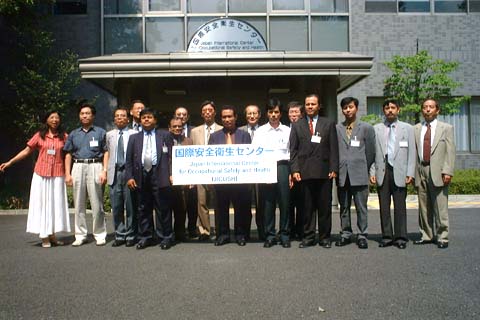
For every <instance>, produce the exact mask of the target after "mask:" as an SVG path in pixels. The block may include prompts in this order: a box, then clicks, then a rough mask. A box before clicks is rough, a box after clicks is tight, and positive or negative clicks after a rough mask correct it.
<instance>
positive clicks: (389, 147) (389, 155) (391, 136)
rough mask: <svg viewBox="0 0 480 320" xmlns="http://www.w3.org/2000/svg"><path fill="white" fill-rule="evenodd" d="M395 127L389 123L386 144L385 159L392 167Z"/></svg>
mask: <svg viewBox="0 0 480 320" xmlns="http://www.w3.org/2000/svg"><path fill="white" fill-rule="evenodd" d="M394 129H395V126H394V125H393V124H392V123H390V124H389V125H388V142H387V158H388V163H389V164H390V165H391V166H393V154H394V152H395V132H394V131H393V130H394Z"/></svg>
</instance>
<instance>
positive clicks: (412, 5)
mask: <svg viewBox="0 0 480 320" xmlns="http://www.w3.org/2000/svg"><path fill="white" fill-rule="evenodd" d="M398 12H430V0H409V1H398Z"/></svg>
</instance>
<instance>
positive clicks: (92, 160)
mask: <svg viewBox="0 0 480 320" xmlns="http://www.w3.org/2000/svg"><path fill="white" fill-rule="evenodd" d="M73 162H74V163H97V162H102V159H100V158H97V159H95V158H93V159H73Z"/></svg>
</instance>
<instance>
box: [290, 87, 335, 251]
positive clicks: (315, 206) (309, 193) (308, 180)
mask: <svg viewBox="0 0 480 320" xmlns="http://www.w3.org/2000/svg"><path fill="white" fill-rule="evenodd" d="M319 111H320V101H319V97H318V95H316V94H310V95H308V96H307V97H306V98H305V118H304V119H300V120H299V121H298V122H296V123H294V124H293V126H292V130H291V132H290V167H291V172H292V177H293V179H294V181H296V182H300V183H301V188H302V193H303V205H304V213H305V215H304V235H303V240H302V242H301V243H300V245H299V247H300V248H306V247H309V246H313V245H315V228H316V220H317V216H316V214H315V210H317V214H318V233H319V244H320V246H322V247H324V248H331V246H332V245H331V240H330V232H331V229H332V179H334V178H336V177H337V172H338V141H337V130H336V128H335V122H333V121H332V120H330V119H328V118H325V117H319V116H318V113H319Z"/></svg>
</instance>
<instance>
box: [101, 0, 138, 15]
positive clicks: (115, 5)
mask: <svg viewBox="0 0 480 320" xmlns="http://www.w3.org/2000/svg"><path fill="white" fill-rule="evenodd" d="M103 10H104V12H105V14H137V13H142V0H129V1H117V0H104V2H103Z"/></svg>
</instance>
